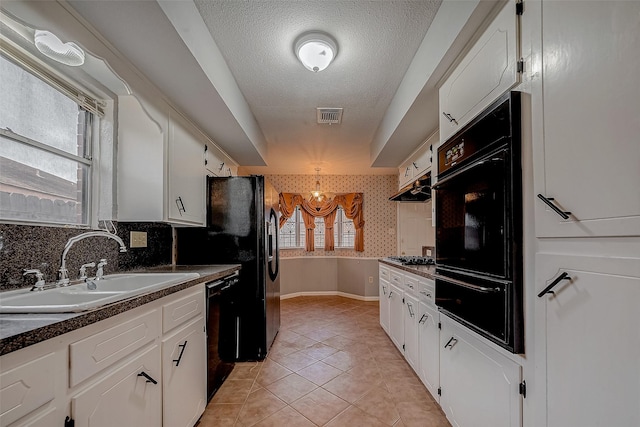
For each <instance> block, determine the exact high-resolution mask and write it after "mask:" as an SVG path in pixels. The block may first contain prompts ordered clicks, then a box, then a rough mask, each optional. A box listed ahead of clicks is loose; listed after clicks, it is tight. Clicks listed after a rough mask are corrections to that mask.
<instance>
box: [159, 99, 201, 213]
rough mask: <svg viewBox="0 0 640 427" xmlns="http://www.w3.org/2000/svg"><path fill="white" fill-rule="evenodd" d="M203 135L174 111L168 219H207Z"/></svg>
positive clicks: (171, 126)
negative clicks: (196, 132) (192, 130)
mask: <svg viewBox="0 0 640 427" xmlns="http://www.w3.org/2000/svg"><path fill="white" fill-rule="evenodd" d="M204 147H205V143H204V141H203V139H202V137H200V138H199V137H198V135H194V134H193V133H192V132H190V130H189V124H188V123H187V121H186V120H185V119H184V118H183V117H182V116H180V115H179V114H178V113H176V112H175V111H171V114H170V120H169V156H168V160H169V177H168V178H169V182H168V184H169V185H168V194H167V203H168V214H169V217H168V219H169V220H170V221H174V222H178V223H180V222H185V223H193V224H196V225H203V224H204V223H205V211H206V207H205V200H206V196H205V181H206V178H205V170H204V167H203V166H204V162H203V161H202V151H203V150H204Z"/></svg>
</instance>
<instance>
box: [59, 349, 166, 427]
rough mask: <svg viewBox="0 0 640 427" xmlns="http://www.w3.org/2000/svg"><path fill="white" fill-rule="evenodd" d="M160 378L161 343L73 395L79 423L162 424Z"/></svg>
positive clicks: (96, 426)
mask: <svg viewBox="0 0 640 427" xmlns="http://www.w3.org/2000/svg"><path fill="white" fill-rule="evenodd" d="M143 372H144V373H145V374H147V375H149V377H150V378H152V379H153V381H156V382H157V383H156V384H154V383H153V382H150V380H148V379H147V378H145V377H144V376H142V375H140V374H141V373H143ZM160 380H161V370H160V347H159V346H157V345H154V346H153V347H151V348H149V349H148V350H146V351H145V352H144V353H142V354H141V355H140V356H138V357H136V358H135V359H133V360H132V361H130V362H129V363H127V364H126V365H124V366H122V367H121V368H119V369H117V370H115V371H114V372H111V373H109V374H108V375H106V376H104V377H103V378H102V379H101V380H98V381H96V382H95V383H94V384H93V385H91V386H90V387H89V388H87V389H85V390H84V391H82V392H80V393H79V394H77V395H76V396H74V397H73V398H72V399H71V410H72V413H73V417H72V418H73V419H75V425H76V427H89V426H90V427H102V426H104V427H113V426H122V427H124V426H160V425H162V418H161V417H162V411H161V396H162V389H161V387H162V385H161V384H160Z"/></svg>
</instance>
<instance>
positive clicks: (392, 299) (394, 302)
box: [389, 284, 404, 353]
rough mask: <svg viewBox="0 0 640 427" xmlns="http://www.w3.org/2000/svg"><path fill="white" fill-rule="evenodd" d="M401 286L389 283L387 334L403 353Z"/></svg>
mask: <svg viewBox="0 0 640 427" xmlns="http://www.w3.org/2000/svg"><path fill="white" fill-rule="evenodd" d="M402 297H403V292H402V288H399V287H398V286H396V285H394V284H389V336H390V337H391V341H393V343H394V344H395V345H396V347H398V350H400V352H401V353H404V350H403V349H402V344H403V343H404V316H403V309H402V308H403V306H404V304H403V303H402Z"/></svg>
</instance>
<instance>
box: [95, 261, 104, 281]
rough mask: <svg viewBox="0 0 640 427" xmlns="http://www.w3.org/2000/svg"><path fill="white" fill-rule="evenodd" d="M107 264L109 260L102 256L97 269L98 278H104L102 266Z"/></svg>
mask: <svg viewBox="0 0 640 427" xmlns="http://www.w3.org/2000/svg"><path fill="white" fill-rule="evenodd" d="M105 265H107V260H106V259H104V258H102V259H101V260H100V262H99V263H98V270H97V271H96V280H99V279H102V276H104V270H103V269H102V267H104V266H105Z"/></svg>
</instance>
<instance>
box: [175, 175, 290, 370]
mask: <svg viewBox="0 0 640 427" xmlns="http://www.w3.org/2000/svg"><path fill="white" fill-rule="evenodd" d="M278 221H279V199H278V192H277V191H276V190H275V188H274V187H273V186H272V185H271V184H270V183H269V182H268V181H267V180H265V178H264V177H263V176H247V177H224V178H222V177H220V178H218V177H209V178H207V227H206V228H178V229H176V238H177V239H176V240H177V263H178V264H183V265H185V264H187V265H200V264H241V265H242V268H241V269H240V277H239V279H240V283H239V284H238V285H236V286H235V292H234V295H233V298H234V306H235V309H234V313H233V316H234V319H233V321H234V324H235V328H236V333H237V338H238V339H237V348H236V350H235V355H236V360H238V361H246V360H262V359H264V358H265V357H266V355H267V352H268V351H269V348H270V347H271V344H272V343H273V340H274V339H275V337H276V334H277V333H278V330H279V329H280V276H279V268H280V257H279V246H278V230H279V226H278ZM227 320H230V319H227Z"/></svg>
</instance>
